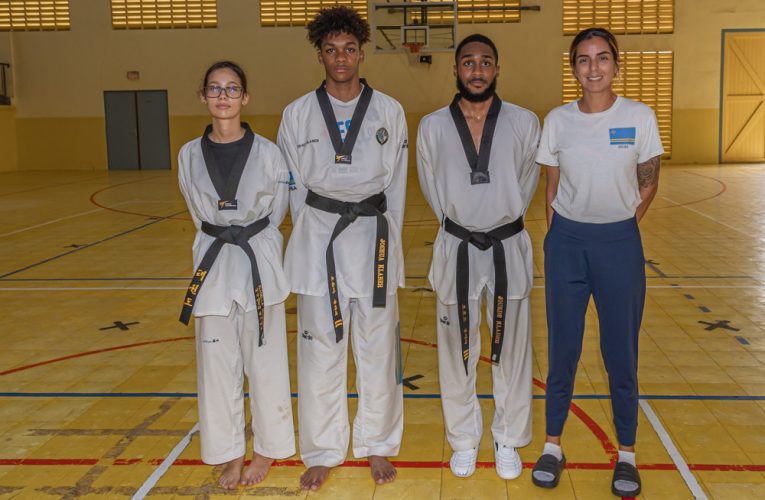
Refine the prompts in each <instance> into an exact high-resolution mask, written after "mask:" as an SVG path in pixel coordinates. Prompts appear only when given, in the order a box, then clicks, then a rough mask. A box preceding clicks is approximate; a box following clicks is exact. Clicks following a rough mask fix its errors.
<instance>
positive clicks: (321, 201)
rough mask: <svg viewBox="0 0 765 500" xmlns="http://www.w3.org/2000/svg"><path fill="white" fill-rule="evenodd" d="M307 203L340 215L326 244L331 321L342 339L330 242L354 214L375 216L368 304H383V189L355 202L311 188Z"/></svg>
mask: <svg viewBox="0 0 765 500" xmlns="http://www.w3.org/2000/svg"><path fill="white" fill-rule="evenodd" d="M305 202H306V204H307V205H308V206H309V207H313V208H316V209H319V210H322V211H324V212H330V213H333V214H339V215H340V219H339V220H338V221H337V224H335V229H334V231H332V237H331V238H330V239H329V244H328V245H327V256H326V258H327V288H328V289H329V302H330V307H331V309H332V321H333V324H334V327H335V342H340V341H341V340H342V339H343V316H342V314H341V312H340V298H339V297H338V294H337V271H336V270H335V251H334V249H333V245H332V244H333V243H334V241H335V239H336V238H337V237H338V236H339V235H340V233H342V232H343V231H344V230H345V228H347V227H348V226H350V225H351V224H352V223H353V222H354V221H355V220H356V218H357V217H377V237H376V243H375V263H374V284H375V286H374V293H373V296H372V307H385V302H386V294H387V266H388V220H387V219H386V218H385V216H384V215H383V214H384V213H385V211H386V210H387V204H386V199H385V193H379V194H376V195H373V196H370V197H369V198H366V199H364V200H361V201H359V202H352V201H340V200H335V199H332V198H327V197H326V196H322V195H320V194H316V193H314V192H313V191H308V196H306V199H305Z"/></svg>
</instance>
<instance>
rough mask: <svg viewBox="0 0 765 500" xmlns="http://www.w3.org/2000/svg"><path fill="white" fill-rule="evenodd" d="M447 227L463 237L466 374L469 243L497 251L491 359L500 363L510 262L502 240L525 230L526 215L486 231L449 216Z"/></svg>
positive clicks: (460, 277)
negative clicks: (507, 260)
mask: <svg viewBox="0 0 765 500" xmlns="http://www.w3.org/2000/svg"><path fill="white" fill-rule="evenodd" d="M444 229H445V230H446V232H447V233H449V234H451V235H453V236H456V237H457V238H459V239H461V240H462V241H461V242H460V245H459V247H457V308H458V309H459V320H460V332H461V336H462V362H463V364H464V365H465V374H467V372H468V356H469V354H470V308H469V306H468V288H469V287H470V260H469V259H468V243H470V244H472V245H473V246H474V247H476V248H478V249H479V250H482V251H485V250H488V249H489V248H490V247H491V249H492V251H493V253H494V318H492V319H493V321H492V336H491V361H492V362H493V363H497V362H499V355H500V353H501V352H502V340H503V339H504V337H505V308H506V305H507V304H506V303H507V265H506V263H505V249H504V247H503V246H502V240H504V239H507V238H509V237H511V236H513V235H516V234H518V233H520V232H521V231H523V217H518V219H516V220H514V221H513V222H509V223H507V224H505V225H502V226H499V227H497V228H495V229H492V230H491V231H489V232H486V233H484V232H478V231H469V230H467V229H465V228H464V227H462V226H460V225H459V224H457V223H456V222H454V221H453V220H451V219H450V218H448V217H447V218H446V219H445V220H444Z"/></svg>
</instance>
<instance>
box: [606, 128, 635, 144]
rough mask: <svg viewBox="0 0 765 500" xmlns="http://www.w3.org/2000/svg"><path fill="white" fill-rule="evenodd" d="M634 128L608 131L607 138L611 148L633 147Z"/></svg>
mask: <svg viewBox="0 0 765 500" xmlns="http://www.w3.org/2000/svg"><path fill="white" fill-rule="evenodd" d="M635 135H636V132H635V127H622V128H611V129H608V138H609V139H610V140H611V145H612V146H621V145H629V146H634V145H635Z"/></svg>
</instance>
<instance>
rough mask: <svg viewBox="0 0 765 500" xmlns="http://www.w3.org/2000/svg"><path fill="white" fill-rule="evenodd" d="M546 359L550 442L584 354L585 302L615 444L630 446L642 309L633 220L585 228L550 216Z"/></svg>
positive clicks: (641, 270)
mask: <svg viewBox="0 0 765 500" xmlns="http://www.w3.org/2000/svg"><path fill="white" fill-rule="evenodd" d="M544 251H545V297H546V300H547V329H548V358H549V369H548V374H547V395H546V402H547V407H546V417H547V434H548V435H550V436H560V435H561V433H562V432H563V424H564V423H565V422H566V417H567V416H568V410H569V405H570V404H571V396H572V395H573V392H574V377H575V376H576V367H577V363H578V362H579V356H580V355H581V353H582V337H583V335H584V316H585V313H586V311H587V304H588V302H589V300H590V295H592V297H593V298H594V300H595V307H596V309H597V311H598V318H599V320H600V351H601V354H602V356H603V362H604V363H605V366H606V371H607V372H608V383H609V386H610V388H611V405H612V408H613V413H614V426H615V427H616V435H617V437H618V439H619V443H620V444H621V445H624V446H633V445H634V444H635V433H636V431H637V409H638V382H637V363H638V333H639V331H640V321H641V319H642V317H643V305H644V303H645V258H644V256H643V246H642V243H641V241H640V232H639V231H638V226H637V221H636V220H635V218H632V219H628V220H624V221H620V222H613V223H607V224H589V223H582V222H575V221H572V220H570V219H566V218H564V217H562V216H560V215H559V214H557V213H556V214H554V216H553V222H552V225H551V227H550V230H549V231H548V233H547V236H546V238H545V242H544Z"/></svg>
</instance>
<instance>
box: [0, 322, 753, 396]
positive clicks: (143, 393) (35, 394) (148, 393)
mask: <svg viewBox="0 0 765 500" xmlns="http://www.w3.org/2000/svg"><path fill="white" fill-rule="evenodd" d="M183 338H184V339H185V338H186V337H183ZM188 338H191V337H188ZM5 373H6V372H2V373H0V375H2V374H5ZM244 395H245V397H249V393H246V392H245V393H244ZM476 396H477V397H478V399H493V398H494V395H493V394H477V395H476ZM196 397H197V393H196V392H12V391H11V392H0V398H196ZM292 397H293V398H297V397H298V394H297V393H296V392H293V393H292ZM348 397H349V398H351V399H355V398H358V397H359V395H358V394H356V393H355V392H349V393H348ZM404 398H405V399H440V398H441V395H440V394H434V393H405V394H404ZM531 398H532V399H544V398H545V396H544V394H534V395H532V396H531ZM638 398H639V399H641V400H645V401H654V400H655V401H765V396H731V395H724V394H723V395H718V396H709V395H701V396H697V395H693V394H642V395H640V396H638ZM573 399H576V400H608V399H611V396H610V395H608V394H574V395H573Z"/></svg>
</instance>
